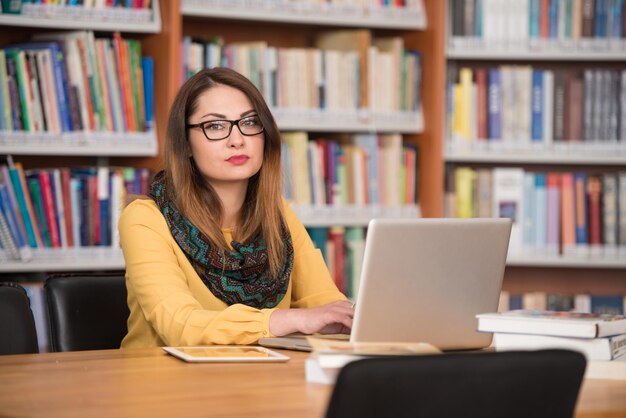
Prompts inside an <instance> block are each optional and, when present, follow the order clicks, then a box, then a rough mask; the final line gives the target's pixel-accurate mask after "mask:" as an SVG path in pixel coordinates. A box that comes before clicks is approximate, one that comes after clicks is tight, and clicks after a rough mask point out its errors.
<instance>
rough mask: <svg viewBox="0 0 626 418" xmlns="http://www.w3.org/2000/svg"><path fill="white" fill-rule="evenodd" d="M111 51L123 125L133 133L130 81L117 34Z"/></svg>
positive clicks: (121, 43)
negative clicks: (113, 56)
mask: <svg viewBox="0 0 626 418" xmlns="http://www.w3.org/2000/svg"><path fill="white" fill-rule="evenodd" d="M112 44H113V51H114V52H115V64H116V68H117V74H118V76H119V80H120V83H119V84H120V92H119V93H120V97H121V99H122V100H121V102H122V115H124V125H125V127H126V130H127V131H133V130H134V129H131V127H132V126H134V124H135V118H134V113H133V100H132V92H131V91H130V79H129V73H128V68H127V63H126V61H125V60H124V56H125V54H124V52H123V51H124V40H123V39H122V36H121V35H120V33H119V32H115V33H114V34H113V40H112Z"/></svg>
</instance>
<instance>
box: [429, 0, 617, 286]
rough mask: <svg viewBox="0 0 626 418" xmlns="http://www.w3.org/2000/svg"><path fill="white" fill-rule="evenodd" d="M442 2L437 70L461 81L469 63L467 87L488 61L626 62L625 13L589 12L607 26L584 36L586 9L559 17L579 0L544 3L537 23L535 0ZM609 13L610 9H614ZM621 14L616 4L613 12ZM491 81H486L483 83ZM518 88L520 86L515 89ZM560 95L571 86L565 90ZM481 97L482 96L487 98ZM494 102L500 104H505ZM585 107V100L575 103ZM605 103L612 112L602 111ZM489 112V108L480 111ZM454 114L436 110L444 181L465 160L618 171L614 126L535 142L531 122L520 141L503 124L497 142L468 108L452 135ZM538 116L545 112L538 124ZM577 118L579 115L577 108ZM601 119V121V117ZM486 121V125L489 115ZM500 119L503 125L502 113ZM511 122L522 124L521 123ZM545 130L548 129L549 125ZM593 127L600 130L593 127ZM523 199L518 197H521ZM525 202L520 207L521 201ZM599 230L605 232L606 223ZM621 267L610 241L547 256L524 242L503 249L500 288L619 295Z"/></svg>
mask: <svg viewBox="0 0 626 418" xmlns="http://www.w3.org/2000/svg"><path fill="white" fill-rule="evenodd" d="M445 3H446V7H447V9H446V16H445V19H444V20H443V21H442V22H440V23H441V24H442V25H445V26H446V28H447V29H446V31H445V36H446V46H445V59H446V65H445V68H446V70H447V72H448V78H449V80H448V82H449V83H453V84H456V85H460V83H461V80H460V72H461V69H462V68H469V69H471V70H472V73H470V74H471V77H472V78H471V79H470V81H471V82H472V83H474V86H477V83H478V75H477V72H479V71H482V69H485V71H487V75H488V77H489V75H490V73H489V71H490V69H493V68H496V69H498V70H501V71H504V70H503V69H506V70H509V69H510V68H514V69H528V68H531V70H532V71H533V72H535V70H536V72H543V73H544V74H545V73H546V72H548V71H554V73H555V74H556V73H559V72H567V71H570V72H571V73H572V74H580V77H581V78H582V75H583V74H584V72H585V71H586V70H589V72H590V73H591V72H593V71H595V70H605V69H606V70H610V71H612V72H613V73H617V74H619V72H620V71H622V70H623V69H624V66H623V62H624V61H625V60H626V48H625V46H626V42H625V40H626V38H624V29H626V28H624V27H623V26H624V22H623V19H622V20H621V21H620V22H621V27H620V26H619V25H617V20H618V19H617V18H615V19H613V20H612V21H611V20H610V19H611V17H608V18H607V15H604V16H600V17H596V18H594V19H593V24H592V26H591V27H592V28H593V25H601V24H602V22H604V24H605V25H607V24H608V25H609V26H610V27H609V29H608V30H606V31H605V32H604V33H596V34H591V35H590V33H592V32H589V30H590V29H589V27H590V26H588V22H589V21H590V20H589V19H590V18H589V17H588V16H586V15H585V16H582V15H580V18H581V20H580V22H579V21H578V20H577V19H576V18H575V17H576V16H578V15H576V14H575V12H574V15H573V16H574V17H571V16H570V18H569V19H571V20H568V18H567V17H566V16H568V13H570V11H569V10H568V9H566V8H567V7H569V6H567V5H565V4H570V5H572V4H579V3H580V4H581V5H582V4H583V3H586V2H585V1H584V0H583V1H581V2H564V3H563V4H564V5H565V6H564V8H563V9H562V10H557V9H554V10H552V9H550V11H551V13H552V15H551V16H552V19H553V20H550V21H544V20H545V18H544V17H542V16H543V15H542V13H543V12H542V11H541V10H539V9H535V7H537V8H539V7H540V5H541V4H543V2H540V1H532V0H531V1H529V2H514V1H511V2H508V1H505V2H504V3H503V5H502V7H503V8H502V9H501V10H500V9H497V10H496V9H493V8H492V9H490V10H489V11H485V10H482V11H481V10H479V7H480V5H481V4H482V5H483V6H485V5H487V3H488V2H482V3H481V2H477V1H464V0H448V1H447V2H445ZM591 3H593V2H591ZM599 3H601V2H599ZM550 4H551V3H550ZM555 4H556V3H555ZM616 4H617V3H616ZM622 10H623V8H622ZM559 13H560V14H559ZM611 13H617V11H613V12H611ZM619 13H623V12H622V11H619ZM622 17H623V16H622ZM583 18H584V19H586V20H584V19H583ZM542 19H544V20H542ZM481 22H482V25H481ZM576 22H579V23H576ZM607 22H608V23H607ZM611 22H614V23H611ZM551 25H553V26H554V25H556V26H558V30H556V29H554V30H556V32H550V30H552V29H549V28H551V27H552V26H551ZM611 25H614V26H611ZM598 27H600V26H598ZM546 28H548V29H546ZM598 30H599V29H598ZM521 71H523V70H521ZM521 71H520V72H521ZM607 72H608V71H607ZM500 74H503V73H502V72H501V73H500ZM453 77H454V78H453ZM514 77H518V76H517V75H515V76H514ZM521 77H523V75H522V76H521ZM573 77H574V76H573ZM576 77H577V76H576ZM487 80H489V79H487ZM531 81H532V80H531ZM583 81H584V79H583ZM489 86H490V85H489V84H487V87H488V88H489ZM584 86H585V89H587V87H588V85H587V84H584ZM530 87H531V86H529V89H528V90H529V91H530V90H531V89H530ZM474 88H475V89H476V90H475V91H476V93H474V92H472V93H471V94H474V96H473V97H472V99H471V100H481V99H480V98H479V97H480V94H481V93H480V92H479V87H474ZM568 88H569V87H568ZM454 89H455V87H451V88H450V90H449V92H448V93H447V96H448V98H447V100H448V102H447V103H448V106H452V107H454V106H455V103H454V100H457V97H458V96H456V97H455V96H454V95H455V94H456V92H455V90H454ZM489 91H490V90H487V92H489ZM585 91H587V90H585ZM487 94H491V93H487ZM516 94H519V90H518V93H516ZM567 94H570V93H569V91H568V93H567ZM486 97H487V100H490V99H489V98H488V96H486ZM520 97H521V96H517V100H525V99H524V98H523V97H522V98H521V99H520ZM530 100H532V98H530ZM530 100H529V103H530ZM609 100H621V101H622V103H623V98H622V99H619V98H618V97H616V98H615V99H613V98H612V96H606V98H605V100H604V101H605V102H606V101H609ZM487 103H489V102H487ZM510 103H511V102H509V104H510ZM535 103H536V102H535ZM546 103H548V106H549V105H552V106H554V102H552V103H550V102H545V101H544V102H543V103H542V106H540V107H541V109H543V108H544V106H545V105H546ZM457 106H458V105H457ZM502 106H506V104H504V103H503V104H502ZM583 106H588V105H587V104H585V103H584V102H583ZM599 108H600V107H599ZM606 109H607V108H602V111H601V114H606V112H607V111H606ZM565 111H566V112H567V110H565ZM613 111H614V110H610V112H613ZM602 112H604V113H602ZM470 114H471V113H470ZM572 114H573V113H572ZM489 115H490V113H489V110H488V111H487V117H489ZM618 115H619V114H618ZM531 116H532V115H531ZM455 117H458V114H455V113H454V111H452V113H451V114H448V115H446V117H444V120H445V122H444V126H445V139H444V140H443V141H444V144H443V152H442V157H443V165H444V166H445V168H446V177H447V178H448V179H449V180H448V181H447V183H448V184H447V185H446V188H449V187H451V186H450V182H452V177H453V176H454V171H455V169H457V168H459V167H468V168H471V169H473V170H475V172H476V173H477V172H478V171H487V170H491V169H494V168H514V167H515V168H522V169H524V170H525V172H531V173H567V172H584V173H586V174H587V175H588V176H589V177H591V176H598V177H601V176H603V175H605V174H606V173H609V175H611V176H612V175H617V173H619V172H621V171H623V169H624V166H625V165H626V148H625V147H624V141H623V139H624V138H622V137H620V136H619V131H617V134H618V136H617V138H616V139H615V140H613V139H612V138H610V136H609V135H605V136H606V139H605V138H604V137H605V136H603V135H595V137H593V138H591V139H590V138H589V135H588V134H587V133H586V132H584V133H583V135H586V138H585V140H582V138H583V135H580V136H579V137H576V138H573V137H568V136H567V135H565V136H564V137H563V140H559V138H555V137H551V138H550V139H549V140H546V139H545V138H546V136H545V135H544V136H543V140H539V141H533V139H534V138H535V136H533V135H534V134H533V132H532V125H531V127H530V136H531V137H529V138H528V140H524V136H523V135H522V140H520V137H519V136H518V137H516V139H517V140H512V139H513V137H515V136H516V135H517V133H516V132H513V133H511V131H509V135H508V136H506V135H505V134H504V133H503V134H502V136H501V137H499V138H500V140H499V141H492V140H490V139H489V138H490V137H489V136H486V137H482V136H480V134H478V135H477V134H476V132H477V131H478V130H479V129H481V128H480V127H478V126H477V125H478V124H479V123H480V122H479V120H480V117H481V116H480V115H476V114H471V118H472V119H471V122H470V125H465V126H466V127H468V128H469V130H468V132H471V133H470V135H469V136H465V137H464V136H463V135H460V134H459V129H458V128H459V126H461V125H462V122H459V121H460V120H461V119H458V118H457V119H455ZM503 117H504V116H503ZM524 117H525V116H524V115H523V114H522V113H517V114H514V116H513V118H517V119H523V118H524ZM546 119H547V118H544V120H543V123H545V120H546ZM550 119H552V115H550ZM581 120H583V115H582V114H581ZM602 120H604V121H608V119H602ZM487 121H488V123H489V120H488V119H487ZM459 123H461V125H459ZM503 123H504V122H503ZM508 123H509V124H510V123H511V122H510V120H509V122H508ZM586 123H587V120H584V121H583V122H581V125H582V126H583V127H584V126H585V124H586ZM474 124H475V125H474ZM509 126H511V125H509ZM514 126H520V124H518V125H514ZM544 126H545V125H544ZM551 128H554V125H551ZM488 129H491V127H488ZM503 129H504V128H503ZM553 132H554V134H555V136H556V131H553ZM572 132H573V131H572ZM596 132H598V131H595V132H594V133H596ZM603 132H608V131H603ZM483 138H487V139H483ZM478 181H480V179H479V180H478ZM585 188H586V185H585ZM457 190H458V189H457ZM443 193H444V194H443V195H442V199H443V200H446V202H449V204H448V206H451V205H450V203H452V205H454V201H453V200H452V201H450V200H447V199H448V197H447V196H448V194H446V191H445V189H444V192H443ZM477 193H479V191H478V192H477ZM453 194H454V193H453ZM444 196H446V197H444ZM524 198H525V199H526V195H525V197H524ZM525 210H527V209H526V207H525ZM531 210H534V208H532V209H531ZM453 212H454V210H453ZM453 212H452V213H453ZM444 213H446V214H449V213H451V212H450V207H447V208H446V210H445V212H444ZM602 234H603V235H604V231H603V232H602ZM561 244H562V243H561ZM625 271H626V254H625V253H624V252H623V251H620V250H618V249H616V248H612V247H611V248H609V247H604V248H603V247H600V248H598V247H595V248H586V249H585V250H583V251H580V250H579V251H578V252H576V251H575V252H574V253H573V254H572V253H561V254H550V252H549V251H545V250H544V251H541V249H537V248H535V249H532V248H531V249H529V248H525V249H524V250H523V251H519V252H516V253H510V254H509V258H508V260H507V270H506V273H505V284H504V289H505V290H508V291H510V292H511V293H524V292H535V291H543V292H553V293H565V294H576V293H591V294H621V295H624V294H626V281H624V280H623V277H624V273H625Z"/></svg>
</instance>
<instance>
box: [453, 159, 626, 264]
mask: <svg viewBox="0 0 626 418" xmlns="http://www.w3.org/2000/svg"><path fill="white" fill-rule="evenodd" d="M448 180H449V181H448V185H447V190H446V200H447V202H446V203H447V204H446V212H447V213H446V215H447V216H451V217H455V216H456V217H467V218H469V217H492V216H493V217H509V218H512V219H513V228H512V232H511V240H510V244H509V249H510V254H512V253H537V254H555V255H556V254H562V255H564V256H579V257H583V256H586V255H594V256H603V255H604V256H607V257H609V256H610V257H615V256H623V255H626V172H619V173H599V174H598V173H586V172H548V173H546V172H540V171H525V170H523V169H521V168H509V167H507V168H502V167H497V168H494V169H488V168H480V169H474V168H470V167H457V168H454V169H451V170H450V171H449V172H448Z"/></svg>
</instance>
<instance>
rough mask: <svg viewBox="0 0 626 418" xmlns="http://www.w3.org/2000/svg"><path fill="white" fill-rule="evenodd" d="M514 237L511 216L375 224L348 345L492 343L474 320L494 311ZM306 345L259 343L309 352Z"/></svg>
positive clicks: (445, 346) (280, 340)
mask: <svg viewBox="0 0 626 418" xmlns="http://www.w3.org/2000/svg"><path fill="white" fill-rule="evenodd" d="M510 234H511V220H510V219H508V218H498V219H491V218H489V219H486V218H485V219H411V220H380V219H375V220H373V221H371V222H370V224H369V227H368V230H367V239H366V243H365V255H364V260H363V269H362V271H361V280H360V284H359V294H358V296H357V299H356V310H355V315H354V322H353V326H352V332H351V334H350V341H353V342H359V341H367V342H428V343H431V344H433V345H435V346H437V347H439V348H441V349H444V350H461V349H477V348H483V347H486V346H488V345H489V344H490V343H491V334H489V333H480V332H477V331H476V328H477V322H476V321H477V320H476V318H475V316H476V315H477V314H479V313H485V312H494V311H496V310H497V307H498V299H499V296H500V290H501V287H502V278H503V275H504V268H505V263H506V254H507V250H508V244H509V236H510ZM305 341H306V340H305V339H304V337H296V338H284V337H282V338H268V339H261V340H260V341H259V343H260V344H261V345H266V346H272V347H275V348H291V349H300V350H306V349H307V348H308V347H307V345H306V342H305Z"/></svg>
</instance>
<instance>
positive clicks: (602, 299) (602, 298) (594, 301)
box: [591, 295, 624, 315]
mask: <svg viewBox="0 0 626 418" xmlns="http://www.w3.org/2000/svg"><path fill="white" fill-rule="evenodd" d="M591 312H592V313H599V314H609V315H624V297H623V296H622V295H591Z"/></svg>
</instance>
